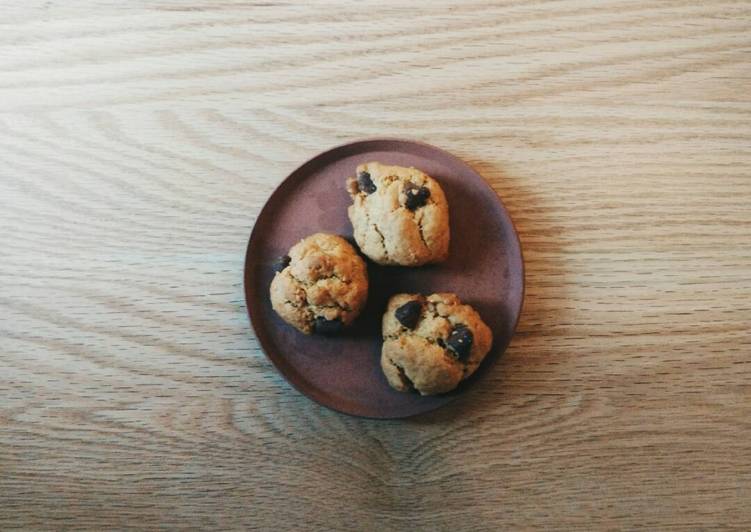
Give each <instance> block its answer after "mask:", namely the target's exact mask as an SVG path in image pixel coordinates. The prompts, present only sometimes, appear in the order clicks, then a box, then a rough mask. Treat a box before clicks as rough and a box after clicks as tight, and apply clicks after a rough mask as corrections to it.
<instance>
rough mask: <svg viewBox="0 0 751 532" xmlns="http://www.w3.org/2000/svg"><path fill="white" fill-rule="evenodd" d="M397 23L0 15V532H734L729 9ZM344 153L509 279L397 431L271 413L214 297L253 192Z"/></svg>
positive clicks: (161, 11)
mask: <svg viewBox="0 0 751 532" xmlns="http://www.w3.org/2000/svg"><path fill="white" fill-rule="evenodd" d="M408 4H409V2H403V1H399V2H392V1H389V0H380V1H378V2H339V3H322V2H287V1H282V2H233V1H226V2H164V1H163V2H159V1H157V2H145V1H133V2H120V1H111V2H91V3H86V2H77V1H76V2H62V1H60V2H57V1H53V2H42V1H15V0H11V1H10V2H4V3H3V5H2V7H1V8H0V529H2V530H8V529H13V528H21V529H25V530H37V529H38V530H48V529H49V530H52V529H54V530H60V529H93V530H106V529H111V528H116V529H122V528H151V527H164V528H180V529H191V528H193V529H195V528H209V529H248V528H250V529H259V530H260V529H263V530H266V529H268V530H280V529H281V530H293V529H311V530H312V529H316V530H335V529H350V530H452V531H454V530H499V529H509V530H517V529H535V528H536V529H541V528H544V529H639V528H643V529H651V530H673V529H691V530H695V529H705V528H712V527H720V528H731V527H735V528H738V529H746V530H747V529H748V528H749V526H751V505H749V501H751V332H750V330H749V329H750V326H751V3H749V2H748V1H740V2H737V1H711V2H701V3H700V2H688V1H686V2H675V1H665V2H647V1H637V2H627V1H599V0H598V1H595V0H592V1H583V2H579V1H567V0H563V1H556V2H543V1H521V2H519V1H513V2H474V1H473V2H461V3H460V2H450V3H449V2H443V1H441V2H430V3H428V2H424V3H419V4H420V5H417V4H418V3H415V4H414V7H408ZM377 136H402V137H409V138H415V139H419V140H423V141H426V142H429V143H432V144H435V145H437V146H440V147H442V148H445V149H447V150H449V151H451V152H453V153H455V154H456V155H458V156H459V157H461V158H463V159H464V160H466V161H467V162H469V163H470V164H471V165H473V166H474V167H475V168H476V169H477V170H478V171H479V172H480V173H481V174H483V175H484V176H485V177H486V178H487V179H488V181H489V182H490V183H491V184H492V185H493V187H494V188H495V190H496V191H497V192H498V194H499V195H500V196H501V197H502V199H503V201H504V202H505V204H506V206H507V208H508V209H509V211H510V213H511V215H512V217H513V218H514V220H515V222H516V224H517V226H518V230H519V232H520V236H521V240H522V244H523V247H524V252H525V257H526V266H527V296H526V301H525V308H524V313H523V316H522V320H521V323H520V324H519V330H518V334H517V336H516V337H515V339H514V341H513V343H512V345H511V347H510V348H509V350H508V351H507V353H506V355H505V356H504V358H503V359H502V361H501V362H500V363H499V364H498V365H497V366H496V367H495V368H494V370H493V372H492V373H491V374H490V375H489V378H487V379H486V380H484V381H483V382H482V383H481V384H480V385H479V386H478V387H476V388H475V389H473V390H472V391H471V392H470V393H468V394H467V395H466V396H465V397H463V398H462V399H460V400H458V401H457V402H455V403H454V404H452V405H450V406H449V407H446V408H444V409H442V410H440V411H436V412H434V413H432V414H429V415H426V416H423V417H420V418H417V419H412V420H407V421H393V422H383V421H371V420H362V419H354V418H350V417H346V416H342V415H339V414H337V413H334V412H331V411H328V410H326V409H324V408H322V407H319V406H318V405H316V404H314V403H312V402H310V401H309V400H307V399H306V398H304V397H302V396H301V395H300V394H298V393H297V392H296V391H294V390H293V389H291V388H290V386H289V385H288V384H287V383H286V382H285V381H283V380H282V379H281V378H280V377H279V376H278V375H277V374H276V373H275V372H274V370H273V369H272V367H271V365H270V364H269V362H268V361H267V360H266V358H265V357H264V355H263V353H262V352H261V351H260V350H259V348H258V344H257V342H256V340H255V338H254V336H253V334H252V332H251V331H250V330H249V326H248V319H247V316H246V312H245V304H244V300H243V291H242V268H243V259H244V251H245V245H246V242H247V237H248V235H249V232H250V229H251V227H252V226H253V222H254V219H255V217H256V216H257V214H258V212H259V209H260V208H261V206H262V205H263V203H264V201H265V200H266V198H267V197H268V195H269V193H270V192H271V191H272V190H273V188H274V187H275V186H276V185H277V184H278V183H279V182H280V180H281V179H282V178H283V177H284V176H285V175H287V174H288V173H289V172H290V171H291V170H293V169H294V168H295V167H296V166H297V165H298V164H300V163H301V162H302V161H304V160H306V159H307V158H309V157H310V156H312V155H314V154H315V153H317V152H319V151H321V150H323V149H325V148H328V147H330V146H332V145H335V144H339V143H342V142H346V141H348V140H352V139H355V138H362V137H377ZM478 230H480V231H482V230H483V228H482V227H480V228H478Z"/></svg>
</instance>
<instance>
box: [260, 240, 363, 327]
mask: <svg viewBox="0 0 751 532" xmlns="http://www.w3.org/2000/svg"><path fill="white" fill-rule="evenodd" d="M280 266H281V268H280V270H281V271H279V272H277V274H276V275H275V276H274V280H273V281H271V306H272V307H273V308H274V310H275V311H276V313H277V314H279V316H281V317H282V319H283V320H284V321H286V322H287V323H289V324H290V325H293V326H294V327H296V328H297V329H299V330H300V331H302V332H304V333H305V334H310V333H313V332H316V333H321V334H334V333H337V332H339V331H340V329H341V328H342V327H344V326H346V325H349V324H350V323H352V320H354V319H355V318H356V317H357V315H358V314H359V313H360V310H361V309H362V307H363V305H364V304H365V300H366V299H367V296H368V273H367V270H366V267H365V261H364V260H363V259H362V258H361V257H360V256H359V255H358V254H357V251H355V248H353V247H352V245H351V244H350V243H349V242H347V241H346V240H344V239H343V238H341V237H339V236H336V235H329V234H326V233H316V234H314V235H311V236H309V237H307V238H304V239H302V240H301V241H300V242H298V243H297V244H295V245H294V246H292V248H291V249H290V250H289V255H288V256H287V257H285V259H284V261H283V263H282V264H281V265H280Z"/></svg>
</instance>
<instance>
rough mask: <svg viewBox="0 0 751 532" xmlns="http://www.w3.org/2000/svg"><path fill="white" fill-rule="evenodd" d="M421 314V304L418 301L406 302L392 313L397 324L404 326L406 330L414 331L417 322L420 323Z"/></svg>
mask: <svg viewBox="0 0 751 532" xmlns="http://www.w3.org/2000/svg"><path fill="white" fill-rule="evenodd" d="M421 312H422V303H421V302H420V301H408V302H407V303H405V304H404V305H402V306H401V307H399V308H398V309H396V311H395V312H394V316H396V319H397V320H399V323H401V324H402V325H404V326H405V327H406V328H407V329H414V328H415V326H416V325H417V322H418V321H420V313H421Z"/></svg>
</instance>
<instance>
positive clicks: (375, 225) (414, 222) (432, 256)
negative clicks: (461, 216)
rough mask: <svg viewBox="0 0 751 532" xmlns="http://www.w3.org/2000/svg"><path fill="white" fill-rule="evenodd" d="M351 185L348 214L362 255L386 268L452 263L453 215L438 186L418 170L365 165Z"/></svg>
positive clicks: (352, 179)
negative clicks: (450, 245)
mask: <svg viewBox="0 0 751 532" xmlns="http://www.w3.org/2000/svg"><path fill="white" fill-rule="evenodd" d="M356 171H357V174H356V176H355V177H350V178H349V179H347V191H348V192H349V194H350V196H351V197H352V200H353V204H352V205H350V207H349V209H348V211H347V212H348V214H349V219H350V221H351V222H352V227H353V229H354V236H355V240H356V241H357V245H358V246H360V249H361V250H362V252H363V253H364V254H365V255H367V256H368V257H370V259H372V260H373V261H374V262H377V263H378V264H384V265H402V266H420V265H422V264H427V263H431V262H441V261H443V260H445V259H446V258H447V257H448V250H449V236H450V235H449V210H448V203H447V201H446V196H445V194H444V193H443V189H441V186H440V185H439V184H438V182H437V181H436V180H435V179H433V178H432V177H430V176H428V175H427V174H425V173H423V172H421V171H420V170H417V169H416V168H405V167H402V166H389V165H384V164H381V163H378V162H370V163H366V164H361V165H359V166H358V167H357V170H356Z"/></svg>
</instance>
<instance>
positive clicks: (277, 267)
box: [274, 255, 292, 272]
mask: <svg viewBox="0 0 751 532" xmlns="http://www.w3.org/2000/svg"><path fill="white" fill-rule="evenodd" d="M291 260H292V259H290V258H289V255H284V256H283V257H279V258H278V259H276V261H275V262H274V271H275V272H280V271H282V270H283V269H284V268H286V267H287V266H289V261H291Z"/></svg>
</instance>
